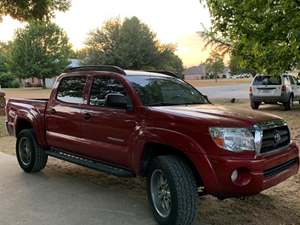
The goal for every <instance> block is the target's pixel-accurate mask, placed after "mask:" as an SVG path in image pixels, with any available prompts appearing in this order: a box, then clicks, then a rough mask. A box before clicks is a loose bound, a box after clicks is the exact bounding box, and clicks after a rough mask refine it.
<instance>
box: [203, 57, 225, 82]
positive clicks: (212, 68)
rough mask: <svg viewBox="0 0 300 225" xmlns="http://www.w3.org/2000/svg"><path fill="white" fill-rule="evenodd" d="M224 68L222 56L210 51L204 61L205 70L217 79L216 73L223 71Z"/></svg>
mask: <svg viewBox="0 0 300 225" xmlns="http://www.w3.org/2000/svg"><path fill="white" fill-rule="evenodd" d="M224 68H225V66H224V62H223V58H222V56H221V55H220V54H219V53H217V52H212V53H211V55H210V57H209V58H208V59H207V60H206V62H205V69H206V72H207V73H208V74H209V75H210V76H212V77H214V78H215V79H218V75H219V74H220V73H223V71H224Z"/></svg>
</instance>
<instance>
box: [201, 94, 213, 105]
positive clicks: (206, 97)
mask: <svg viewBox="0 0 300 225" xmlns="http://www.w3.org/2000/svg"><path fill="white" fill-rule="evenodd" d="M202 96H203V97H204V99H205V100H206V101H207V103H209V104H211V102H210V101H209V99H208V96H207V95H202Z"/></svg>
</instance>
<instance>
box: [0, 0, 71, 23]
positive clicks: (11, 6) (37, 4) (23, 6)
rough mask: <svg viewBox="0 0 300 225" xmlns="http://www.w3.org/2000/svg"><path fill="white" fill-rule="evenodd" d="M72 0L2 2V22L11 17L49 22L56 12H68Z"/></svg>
mask: <svg viewBox="0 0 300 225" xmlns="http://www.w3.org/2000/svg"><path fill="white" fill-rule="evenodd" d="M69 7H70V0H22V1H20V0H1V1H0V20H1V18H2V16H6V15H9V16H11V17H13V18H15V19H17V20H20V21H30V20H44V19H46V20H48V19H50V18H51V17H53V15H54V13H55V11H66V10H67V9H68V8H69Z"/></svg>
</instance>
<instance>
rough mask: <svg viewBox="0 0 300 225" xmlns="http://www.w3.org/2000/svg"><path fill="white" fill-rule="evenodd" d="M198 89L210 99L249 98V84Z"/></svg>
mask: <svg viewBox="0 0 300 225" xmlns="http://www.w3.org/2000/svg"><path fill="white" fill-rule="evenodd" d="M197 89H198V90H199V91H200V92H201V93H203V94H205V95H207V96H208V98H209V99H218V98H222V99H224V98H226V99H227V98H228V99H232V98H237V99H248V98H249V84H238V85H229V86H213V87H200V88H197Z"/></svg>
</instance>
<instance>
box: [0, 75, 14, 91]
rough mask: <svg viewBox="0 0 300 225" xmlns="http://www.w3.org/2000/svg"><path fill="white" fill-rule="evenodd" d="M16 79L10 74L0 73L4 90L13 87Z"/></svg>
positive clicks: (0, 81) (0, 82)
mask: <svg viewBox="0 0 300 225" xmlns="http://www.w3.org/2000/svg"><path fill="white" fill-rule="evenodd" d="M14 79H15V78H14V77H13V76H12V75H11V74H10V73H0V85H1V87H2V88H9V87H11V83H12V82H13V80H14Z"/></svg>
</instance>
